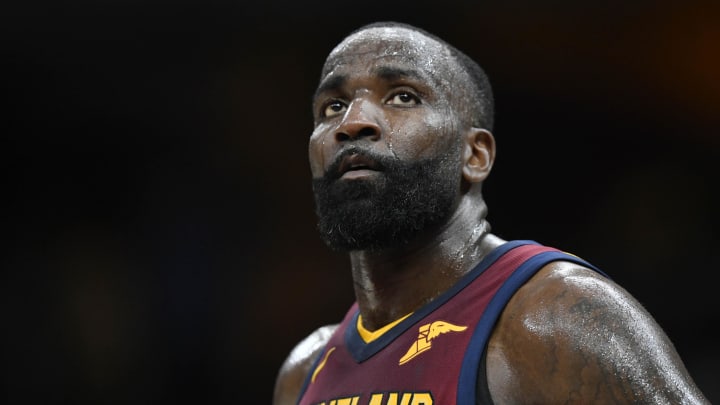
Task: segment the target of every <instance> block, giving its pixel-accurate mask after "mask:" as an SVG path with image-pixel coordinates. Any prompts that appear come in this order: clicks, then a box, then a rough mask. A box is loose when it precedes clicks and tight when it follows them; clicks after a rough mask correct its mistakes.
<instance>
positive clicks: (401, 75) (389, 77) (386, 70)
mask: <svg viewBox="0 0 720 405" xmlns="http://www.w3.org/2000/svg"><path fill="white" fill-rule="evenodd" d="M373 73H374V74H376V75H377V76H378V77H380V78H381V79H383V80H385V81H388V82H391V81H394V80H400V79H416V80H426V78H425V77H424V76H423V75H422V74H421V73H420V72H418V71H417V70H412V69H403V68H398V67H394V66H378V67H377V68H375V69H373Z"/></svg>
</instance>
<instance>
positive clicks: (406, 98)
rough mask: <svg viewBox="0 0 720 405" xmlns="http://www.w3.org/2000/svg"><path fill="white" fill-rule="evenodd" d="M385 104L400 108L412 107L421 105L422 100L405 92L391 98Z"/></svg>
mask: <svg viewBox="0 0 720 405" xmlns="http://www.w3.org/2000/svg"><path fill="white" fill-rule="evenodd" d="M385 104H391V105H399V106H412V105H418V104H420V99H419V98H418V97H417V96H415V95H414V94H412V93H409V92H407V91H403V92H400V93H397V94H395V95H394V96H392V97H390V99H389V100H388V101H386V102H385Z"/></svg>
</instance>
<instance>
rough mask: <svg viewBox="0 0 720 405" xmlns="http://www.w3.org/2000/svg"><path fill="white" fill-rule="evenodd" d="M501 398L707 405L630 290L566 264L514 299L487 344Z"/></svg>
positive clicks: (492, 381)
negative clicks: (628, 291)
mask: <svg viewBox="0 0 720 405" xmlns="http://www.w3.org/2000/svg"><path fill="white" fill-rule="evenodd" d="M487 377H488V386H489V388H490V392H491V395H492V397H493V400H494V402H495V403H496V404H512V403H553V404H557V403H596V404H601V403H613V404H619V403H627V404H630V403H631V404H680V403H683V404H706V403H709V402H708V401H707V400H706V399H705V398H704V397H703V395H702V393H701V392H700V390H699V389H698V388H697V387H696V385H695V383H694V382H693V381H692V378H691V377H690V375H689V374H688V372H687V370H686V369H685V367H684V365H683V363H682V361H681V359H680V357H679V356H678V354H677V352H676V350H675V348H674V347H673V345H672V343H671V342H670V340H669V339H668V337H667V336H666V335H665V333H664V332H663V331H662V330H661V328H660V326H659V325H658V324H657V323H656V322H655V321H654V320H653V318H652V317H651V316H650V314H648V313H647V311H646V310H645V309H643V308H642V306H641V305H640V304H639V303H638V302H637V301H636V300H635V299H634V298H633V297H631V296H630V295H629V294H628V293H627V292H626V291H625V290H623V289H622V288H621V287H619V286H617V285H616V284H615V283H613V282H612V281H610V280H607V279H605V278H603V277H602V276H600V275H598V274H596V273H594V272H592V271H590V270H588V269H585V268H583V267H579V266H577V265H574V264H570V263H566V262H557V263H551V264H549V265H548V266H546V267H545V268H543V269H542V270H541V271H540V272H539V273H538V274H536V275H535V276H534V277H533V279H531V280H530V281H529V282H528V284H526V285H525V286H523V287H522V288H521V289H520V290H518V292H517V293H516V295H515V296H514V297H513V298H512V299H511V300H510V302H509V303H508V306H507V307H506V309H505V311H504V312H503V314H502V316H501V317H500V320H499V322H498V325H497V327H496V329H495V331H494V332H493V335H492V336H491V339H490V342H489V346H488V358H487Z"/></svg>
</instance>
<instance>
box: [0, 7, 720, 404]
mask: <svg viewBox="0 0 720 405" xmlns="http://www.w3.org/2000/svg"><path fill="white" fill-rule="evenodd" d="M578 3H581V4H578ZM376 20H397V21H403V22H408V23H412V24H416V25H418V26H421V27H423V28H425V29H427V30H429V31H431V32H434V33H436V34H438V35H439V36H440V37H442V38H444V39H446V40H448V41H449V42H450V43H452V44H454V45H456V46H457V47H458V48H460V49H461V50H463V51H465V52H466V53H467V54H469V55H471V56H472V57H473V58H475V59H476V60H478V61H479V62H480V63H481V65H483V66H484V68H485V69H486V71H487V73H488V75H489V76H490V78H491V81H492V83H493V85H494V89H495V93H496V102H497V119H496V122H497V125H496V129H495V135H496V138H497V142H498V156H497V162H496V165H495V168H494V170H493V174H492V175H491V178H490V179H489V180H488V182H487V184H486V187H485V195H486V199H487V201H488V204H489V207H490V215H489V220H490V222H491V224H492V225H493V229H494V231H495V233H497V234H498V235H499V236H501V237H503V238H506V239H534V240H537V241H539V242H542V243H545V244H549V245H553V246H556V247H560V248H562V249H565V250H568V251H571V252H573V253H576V254H578V255H580V256H582V257H584V258H586V259H588V260H590V261H591V262H593V263H594V264H596V265H598V266H600V267H601V268H602V269H604V270H605V271H606V272H608V273H609V274H610V275H611V276H612V277H613V278H614V279H615V280H617V281H618V282H620V283H621V284H622V285H623V286H625V287H626V288H627V289H628V290H629V291H630V292H631V293H632V294H633V295H635V296H636V297H637V298H638V299H639V300H640V301H641V302H642V303H643V304H644V305H645V306H646V307H647V308H648V310H649V311H650V312H651V313H652V314H653V315H654V316H655V317H656V319H657V320H658V322H659V323H660V324H661V326H662V327H663V328H664V329H665V330H666V332H667V333H668V335H669V336H670V338H671V339H672V340H673V342H674V343H675V345H676V347H677V349H678V351H679V352H680V354H681V356H682V357H683V359H684V361H685V363H686V365H687V367H688V369H689V371H690V373H691V374H692V375H693V377H694V378H695V379H696V381H697V383H698V384H699V385H700V387H701V388H702V389H703V391H704V392H705V393H706V395H707V396H708V397H709V398H710V399H711V400H714V401H720V391H719V390H718V386H717V381H718V380H720V378H719V377H720V374H719V373H718V371H717V364H718V361H719V360H720V350H719V349H718V345H717V339H716V338H715V337H714V335H713V334H712V333H711V330H714V329H715V328H716V325H717V322H718V320H719V318H720V311H719V310H718V305H717V300H716V298H717V296H716V294H717V288H716V286H715V284H713V282H714V281H715V280H716V278H717V277H716V275H715V274H716V272H717V271H718V270H719V267H720V266H719V265H720V254H719V252H718V242H720V240H719V239H720V238H719V234H720V231H719V230H720V224H719V218H720V215H718V212H717V207H718V202H719V196H718V189H717V185H718V179H719V176H718V159H719V158H720V134H719V133H718V132H719V131H718V126H719V125H720V114H718V111H719V109H720V108H719V107H720V51H719V49H720V48H719V45H718V44H720V3H717V2H711V1H707V2H703V1H686V2H673V1H665V2H663V1H652V2H651V1H635V2H626V1H614V0H613V1H603V2H576V1H570V0H554V1H544V2H531V1H484V2H482V1H460V0H446V1H442V2H438V1H422V0H421V1H414V2H409V1H404V2H387V1H386V2H381V1H378V0H366V1H364V2H350V3H339V2H328V1H319V0H313V1H306V2H289V1H286V2H278V1H269V2H255V3H253V2H240V1H237V2H229V1H220V0H214V1H159V0H153V1H120V0H115V1H113V0H103V1H89V0H88V1H79V0H74V1H65V2H60V1H57V2H40V1H32V0H30V1H25V2H22V3H21V2H15V4H6V5H4V6H2V9H1V10H0V26H1V27H2V28H1V30H2V31H1V32H0V33H1V34H2V36H1V38H0V44H1V48H0V51H1V52H2V59H1V60H2V71H1V72H0V73H2V81H1V83H2V97H3V99H4V114H3V119H2V124H0V125H1V126H0V128H2V132H3V135H4V136H3V140H4V142H3V143H4V144H5V146H3V148H2V161H3V165H4V168H5V170H4V171H5V173H6V176H5V181H4V189H5V192H4V193H3V194H2V195H3V200H4V202H5V204H4V205H5V207H6V208H5V209H4V210H3V223H4V226H3V229H4V232H3V233H4V242H5V243H4V247H5V250H6V252H5V253H4V254H3V255H2V267H3V270H4V271H3V280H2V291H1V293H2V300H3V314H2V320H3V327H2V330H3V332H2V334H3V336H4V338H5V344H4V346H3V360H2V363H3V368H4V374H5V375H4V380H3V381H4V390H5V391H6V398H7V402H8V403H13V404H15V403H44V404H51V403H58V404H59V403H66V404H82V403H88V404H89V403H107V404H115V403H117V404H126V403H134V404H135V403H176V404H177V403H243V402H245V403H247V402H255V403H268V402H270V399H271V395H272V387H273V383H274V379H275V375H276V372H277V370H278V368H279V366H280V364H281V362H282V360H283V359H284V357H285V356H286V354H287V353H288V351H289V350H290V349H291V348H292V346H293V345H294V344H295V343H296V342H297V341H298V340H299V339H301V338H302V337H303V336H305V335H306V334H308V333H309V332H310V331H312V330H313V329H315V328H316V327H317V326H319V325H321V324H324V323H330V322H336V321H338V320H339V318H340V317H341V316H342V315H343V314H344V312H345V310H346V309H347V307H348V306H349V305H350V303H351V302H352V300H353V298H352V290H351V281H350V275H349V268H348V263H347V260H346V258H345V257H344V256H342V255H338V254H334V253H331V252H329V251H328V250H327V249H326V248H325V247H324V246H323V245H322V243H321V242H320V241H319V239H318V236H317V234H316V232H315V228H314V226H315V218H314V214H313V203H312V195H311V192H310V173H309V168H308V164H307V140H308V136H309V134H310V132H311V130H312V122H311V121H312V119H311V113H310V98H311V94H312V91H313V90H314V86H315V85H316V83H317V79H318V76H319V71H320V67H321V65H322V62H323V60H324V57H325V56H326V54H327V53H328V52H329V51H330V50H331V49H332V47H333V46H334V45H335V44H336V43H337V42H339V41H340V40H341V39H342V38H343V36H344V35H345V34H347V33H349V32H350V31H351V30H353V29H355V28H357V27H358V26H359V25H361V24H364V23H368V22H372V21H376Z"/></svg>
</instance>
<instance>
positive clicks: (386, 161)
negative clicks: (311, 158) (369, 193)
mask: <svg viewBox="0 0 720 405" xmlns="http://www.w3.org/2000/svg"><path fill="white" fill-rule="evenodd" d="M349 156H361V157H363V158H365V159H367V160H371V161H372V162H373V165H374V166H375V169H377V170H386V169H387V168H388V167H392V166H393V165H394V163H395V159H393V158H391V157H388V156H383V155H380V154H378V153H375V152H371V151H369V150H367V149H362V148H359V147H357V146H351V147H349V148H347V149H344V150H342V151H341V152H340V153H339V154H338V155H337V156H336V157H335V160H333V162H332V163H331V164H330V166H328V168H327V170H326V171H325V174H324V175H323V179H324V180H325V181H333V180H337V179H339V178H340V177H341V176H342V173H341V172H340V167H341V166H342V164H343V160H344V159H345V158H347V157H349Z"/></svg>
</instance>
